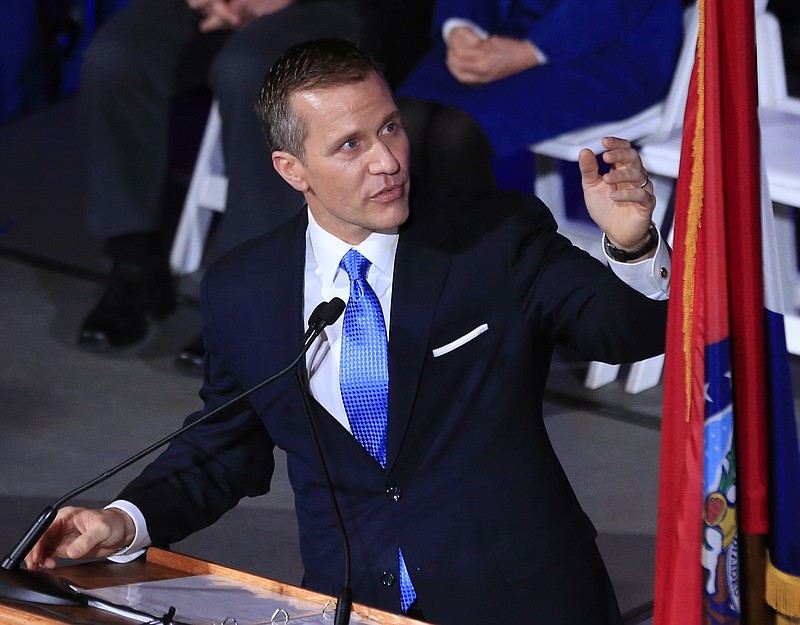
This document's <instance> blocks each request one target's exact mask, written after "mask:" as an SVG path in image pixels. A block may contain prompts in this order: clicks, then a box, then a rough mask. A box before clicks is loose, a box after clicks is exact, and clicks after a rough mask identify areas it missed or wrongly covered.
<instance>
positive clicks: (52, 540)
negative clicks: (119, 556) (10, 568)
mask: <svg viewBox="0 0 800 625" xmlns="http://www.w3.org/2000/svg"><path fill="white" fill-rule="evenodd" d="M135 535H136V527H135V526H134V523H133V519H131V517H130V516H128V515H127V514H126V513H125V512H123V511H122V510H118V509H116V508H107V509H105V510H94V509H89V508H73V507H65V508H62V509H61V510H59V511H58V514H57V515H56V518H55V520H54V521H53V524H52V525H51V526H50V527H49V528H47V531H46V532H45V533H44V535H43V536H42V537H41V538H40V539H39V540H38V542H37V543H36V544H35V545H34V546H33V549H31V551H30V553H29V554H28V555H27V556H26V557H25V565H26V566H27V567H28V568H29V569H31V570H34V569H37V568H45V569H52V568H55V566H56V558H68V559H70V560H75V559H78V558H106V557H108V556H110V555H113V554H114V553H116V552H117V551H119V550H120V549H123V548H124V547H127V546H128V545H130V544H131V543H132V542H133V539H134V537H135Z"/></svg>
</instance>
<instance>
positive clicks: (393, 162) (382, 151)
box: [369, 141, 400, 175]
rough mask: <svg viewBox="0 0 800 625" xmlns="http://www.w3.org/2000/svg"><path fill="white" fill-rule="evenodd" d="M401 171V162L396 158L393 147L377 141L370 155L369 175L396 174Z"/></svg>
mask: <svg viewBox="0 0 800 625" xmlns="http://www.w3.org/2000/svg"><path fill="white" fill-rule="evenodd" d="M399 170H400V161H399V160H398V159H397V157H395V155H394V152H393V151H392V149H391V147H390V146H389V145H387V144H386V143H384V142H383V141H376V142H375V144H374V145H373V147H372V150H371V154H370V162H369V173H371V174H376V175H377V174H396V173H397V172H398V171H399Z"/></svg>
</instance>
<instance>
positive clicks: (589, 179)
mask: <svg viewBox="0 0 800 625" xmlns="http://www.w3.org/2000/svg"><path fill="white" fill-rule="evenodd" d="M578 169H580V171H581V180H582V181H583V186H584V187H586V186H591V185H595V184H597V183H598V182H600V181H601V180H602V178H601V177H600V167H599V166H598V164H597V157H596V156H595V155H594V152H592V151H591V150H590V149H588V148H584V149H583V150H581V151H580V153H579V154H578Z"/></svg>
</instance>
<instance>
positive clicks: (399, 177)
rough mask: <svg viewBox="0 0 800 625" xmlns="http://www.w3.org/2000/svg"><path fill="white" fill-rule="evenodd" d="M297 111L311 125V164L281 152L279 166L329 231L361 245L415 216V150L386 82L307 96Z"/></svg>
mask: <svg viewBox="0 0 800 625" xmlns="http://www.w3.org/2000/svg"><path fill="white" fill-rule="evenodd" d="M292 107H293V109H294V112H295V114H296V115H297V116H299V117H300V118H301V119H302V120H303V121H304V122H305V124H306V128H307V134H306V140H305V143H304V147H305V162H304V163H303V162H301V161H300V160H299V159H297V158H296V157H294V156H292V155H290V154H288V153H286V152H274V153H273V163H274V164H275V168H276V169H277V170H278V173H280V174H281V175H282V176H283V177H284V178H285V179H286V180H287V181H288V182H289V184H291V185H292V186H293V187H294V188H295V189H297V190H299V191H302V192H303V194H304V195H305V198H306V201H307V202H308V206H309V208H310V210H311V212H312V214H313V215H314V219H316V221H317V222H318V223H319V225H320V226H322V227H323V228H324V229H325V230H327V231H328V232H330V233H331V234H333V235H335V236H337V237H339V238H340V239H342V240H344V241H346V242H348V243H350V244H351V245H356V244H358V243H360V242H361V241H363V240H364V239H365V238H366V237H367V236H369V234H370V233H372V232H384V233H386V232H394V231H396V229H397V227H398V226H399V225H400V224H402V223H403V222H404V221H405V220H406V219H407V218H408V192H409V176H408V160H409V146H408V137H407V136H406V133H405V130H403V127H402V126H401V125H400V114H399V113H398V111H397V107H396V105H395V103H394V100H393V99H392V95H391V93H390V92H389V89H388V88H387V87H386V84H385V83H384V82H383V81H382V80H381V79H380V78H379V77H378V76H376V75H374V74H370V75H369V76H368V77H367V78H366V79H365V80H364V81H362V82H360V83H356V84H352V85H345V86H341V87H334V88H328V89H318V90H310V91H301V92H298V93H296V94H295V95H294V96H293V97H292Z"/></svg>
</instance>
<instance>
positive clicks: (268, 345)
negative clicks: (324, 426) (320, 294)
mask: <svg viewBox="0 0 800 625" xmlns="http://www.w3.org/2000/svg"><path fill="white" fill-rule="evenodd" d="M306 224H307V217H306V213H305V211H302V214H300V215H298V216H297V217H296V218H293V219H292V220H291V221H289V222H288V223H286V224H285V225H284V226H282V227H281V228H280V230H279V231H276V232H275V233H272V234H270V235H267V236H268V237H269V240H270V241H271V244H270V245H264V246H262V247H261V248H260V249H261V251H262V253H260V254H257V255H256V256H255V257H254V260H253V261H252V262H253V266H252V267H251V268H250V269H251V271H249V273H250V275H251V276H252V280H253V282H252V283H251V286H250V288H249V289H248V290H247V292H248V293H250V294H257V297H258V298H259V299H258V300H257V302H256V306H255V308H254V310H255V311H257V313H256V314H257V315H258V316H259V318H258V319H257V320H255V323H254V327H255V328H258V329H259V330H258V332H260V333H262V334H261V335H260V338H258V337H256V336H253V337H251V340H252V344H251V345H250V347H249V348H248V351H249V352H250V353H252V354H253V356H255V354H256V353H259V354H261V355H260V356H258V357H257V358H258V361H259V362H262V363H264V364H263V365H261V366H267V367H270V368H274V367H275V366H276V365H279V366H280V367H284V366H286V365H288V364H289V363H290V362H291V361H292V360H293V359H294V358H296V357H297V354H298V352H299V350H300V348H301V346H302V339H303V331H304V328H303V326H302V324H301V319H302V313H303V302H304V298H303V288H304V282H305V277H304V276H305V231H306ZM270 363H272V364H270ZM258 368H259V367H256V370H257V369H258ZM259 375H261V374H259Z"/></svg>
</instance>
